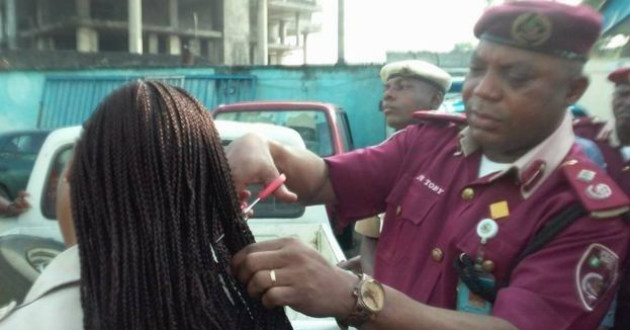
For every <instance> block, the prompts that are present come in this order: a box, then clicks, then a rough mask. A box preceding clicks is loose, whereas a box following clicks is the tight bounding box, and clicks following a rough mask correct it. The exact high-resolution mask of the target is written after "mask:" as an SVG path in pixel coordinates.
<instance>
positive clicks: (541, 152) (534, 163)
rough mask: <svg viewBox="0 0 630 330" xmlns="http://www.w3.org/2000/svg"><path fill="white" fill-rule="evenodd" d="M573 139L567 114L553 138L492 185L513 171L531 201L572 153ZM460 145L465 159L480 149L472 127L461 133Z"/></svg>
mask: <svg viewBox="0 0 630 330" xmlns="http://www.w3.org/2000/svg"><path fill="white" fill-rule="evenodd" d="M574 139H575V136H574V135H573V128H572V125H571V117H570V116H569V115H568V114H567V115H565V117H564V119H563V120H562V123H561V124H560V126H558V128H557V129H556V130H555V131H554V132H553V133H551V135H549V136H548V137H547V138H546V139H545V140H543V141H542V142H541V143H539V144H538V145H537V146H535V147H534V148H532V149H531V150H529V151H528V152H527V153H526V154H524V155H523V156H521V157H520V158H519V159H517V160H516V161H514V162H513V163H512V164H511V165H510V166H509V167H507V168H506V169H504V170H503V171H500V172H498V173H496V174H492V175H491V176H490V177H489V180H488V181H489V182H492V181H494V180H496V179H498V178H500V177H502V176H504V175H506V174H507V173H508V172H511V171H514V172H516V175H517V177H518V179H519V183H520V185H521V195H522V196H523V198H528V197H529V196H530V195H531V194H532V193H533V192H534V191H535V190H536V188H538V187H539V186H540V185H541V184H542V183H543V182H544V181H545V180H546V179H547V178H548V177H549V176H550V175H551V173H552V172H553V171H554V170H555V169H556V168H557V167H558V166H559V165H560V163H561V162H562V160H563V159H564V158H565V157H566V155H567V154H568V153H569V150H571V146H572V145H573V140H574ZM459 145H460V150H461V152H462V153H463V155H464V156H469V155H471V154H472V153H474V152H475V151H477V150H478V149H479V145H478V144H477V142H476V141H474V140H473V138H472V136H471V134H470V128H469V127H466V128H465V129H464V130H462V132H461V133H460V136H459Z"/></svg>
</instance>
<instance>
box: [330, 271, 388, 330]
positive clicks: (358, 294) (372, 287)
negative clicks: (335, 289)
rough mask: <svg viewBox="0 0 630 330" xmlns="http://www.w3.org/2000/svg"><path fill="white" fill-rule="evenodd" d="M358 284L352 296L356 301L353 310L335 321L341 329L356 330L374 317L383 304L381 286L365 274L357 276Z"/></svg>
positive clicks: (383, 294) (383, 292)
mask: <svg viewBox="0 0 630 330" xmlns="http://www.w3.org/2000/svg"><path fill="white" fill-rule="evenodd" d="M357 275H358V277H359V282H358V283H357V285H355V287H354V291H353V292H352V295H353V296H354V297H355V298H356V299H357V301H356V303H355V304H354V309H353V310H352V312H351V313H350V315H348V316H347V317H346V318H344V319H337V324H338V325H339V327H340V328H341V329H344V330H346V329H348V327H349V326H352V327H355V328H358V327H360V326H361V325H362V324H363V323H365V322H366V321H367V320H369V319H370V318H373V317H375V316H376V314H377V313H378V312H380V311H381V310H382V309H383V305H384V304H385V289H384V288H383V285H382V284H381V283H380V282H378V281H377V280H375V279H373V278H372V277H370V276H368V275H365V274H357Z"/></svg>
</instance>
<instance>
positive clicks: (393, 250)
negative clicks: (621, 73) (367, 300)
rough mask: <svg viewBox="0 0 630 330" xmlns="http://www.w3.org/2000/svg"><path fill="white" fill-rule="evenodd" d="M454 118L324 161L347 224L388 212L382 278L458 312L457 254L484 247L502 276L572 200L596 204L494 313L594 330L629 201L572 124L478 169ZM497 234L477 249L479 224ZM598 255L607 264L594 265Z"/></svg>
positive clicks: (520, 273)
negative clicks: (492, 167)
mask: <svg viewBox="0 0 630 330" xmlns="http://www.w3.org/2000/svg"><path fill="white" fill-rule="evenodd" d="M467 132H468V131H467V130H464V131H463V132H461V133H460V129H459V128H458V127H457V125H454V124H446V125H444V124H436V123H421V124H419V125H417V126H411V127H409V128H407V129H406V130H404V131H402V132H400V133H399V134H396V135H395V136H393V137H392V138H391V139H389V140H388V141H387V142H385V143H383V144H381V145H379V146H376V147H371V148H367V149H362V150H357V151H354V152H352V153H348V154H343V155H340V156H336V157H332V158H328V159H327V160H326V161H327V164H328V167H329V171H330V172H329V173H330V179H331V182H332V184H333V189H334V190H335V194H336V197H337V200H338V205H337V207H338V215H339V217H340V220H341V221H345V222H346V223H350V222H351V221H353V220H355V219H360V218H363V217H365V216H368V215H371V214H377V213H380V212H383V211H385V212H386V213H385V220H384V225H383V230H382V233H381V237H380V239H379V243H378V247H377V257H376V265H375V277H376V278H377V279H379V280H380V281H382V282H383V283H385V284H387V285H389V286H392V287H393V288H395V289H398V290H400V291H402V292H404V293H405V294H407V295H409V296H410V297H412V298H413V299H415V300H417V301H419V302H423V303H427V304H429V305H432V306H436V307H443V308H448V309H454V308H455V300H456V285H457V282H458V279H457V276H456V274H455V271H454V269H453V260H454V259H455V258H457V257H458V256H459V255H460V254H461V253H467V254H469V255H471V256H477V255H479V254H481V255H482V256H483V258H484V259H485V260H489V261H491V262H492V264H493V267H492V270H491V272H492V274H493V275H494V276H495V277H496V279H497V281H499V282H501V281H504V280H506V276H507V270H508V268H509V267H510V266H512V265H511V261H513V260H514V259H515V258H516V256H517V255H518V254H519V252H520V251H521V250H522V249H523V247H524V246H525V245H526V244H527V243H528V241H529V240H530V239H531V238H532V237H533V236H534V234H535V233H536V232H537V231H538V230H539V229H540V228H541V226H543V225H544V224H545V223H546V222H547V221H549V220H550V219H551V218H553V217H554V216H555V215H557V214H558V213H559V212H561V211H562V210H564V209H565V208H567V207H568V206H569V205H571V204H574V203H580V204H581V205H583V207H584V208H585V209H586V210H587V211H588V212H589V215H588V216H585V217H583V218H582V219H579V220H578V221H577V222H575V223H574V224H572V225H571V226H570V227H568V228H567V229H565V230H564V231H563V232H562V233H560V234H559V235H558V236H557V237H556V238H555V239H554V240H553V241H552V242H550V243H548V244H547V245H546V246H545V247H544V248H543V249H542V250H540V251H538V252H536V253H535V254H533V255H531V256H529V257H528V258H526V259H524V260H523V261H522V262H521V263H520V264H518V265H517V267H516V268H515V269H514V271H513V272H512V273H511V277H510V284H509V286H508V287H506V288H503V289H501V290H500V291H499V293H498V296H497V299H496V301H495V303H494V307H493V310H492V314H493V315H495V316H497V317H500V318H503V319H505V320H507V321H509V322H511V323H512V324H514V325H515V326H517V327H518V328H519V329H522V330H524V329H593V328H595V327H596V326H597V325H598V324H599V322H600V321H601V318H602V317H603V315H604V313H605V312H606V310H607V308H608V306H609V305H610V301H611V299H612V296H613V295H614V291H615V287H616V285H617V284H618V275H619V274H620V268H621V267H622V265H623V264H624V261H625V259H626V255H627V252H628V251H627V249H628V241H629V236H630V235H629V234H630V233H629V229H628V226H627V225H626V224H625V223H624V222H623V221H622V220H621V219H620V218H619V217H618V215H619V214H620V213H622V212H623V211H624V210H627V209H628V204H629V202H628V198H627V197H626V196H625V195H624V194H623V193H622V192H621V191H620V190H619V188H618V187H616V186H615V184H614V183H613V182H612V180H611V179H610V178H609V177H608V176H607V175H606V174H604V173H603V172H601V171H600V169H599V168H598V167H597V166H596V165H595V164H593V163H592V162H591V161H590V160H588V159H587V158H586V157H585V156H584V155H583V154H582V152H581V151H580V149H579V148H578V147H576V146H574V145H573V134H572V131H571V122H570V120H569V119H568V118H567V119H566V120H565V121H564V123H563V124H562V125H561V126H560V127H559V128H558V129H557V130H556V132H554V133H553V134H552V135H551V136H550V137H549V138H547V140H545V141H544V142H543V143H541V145H539V146H537V147H535V148H534V149H532V150H531V151H530V152H528V153H527V154H526V155H524V156H523V157H522V158H520V159H519V160H517V161H516V162H515V163H514V164H512V167H511V168H510V169H508V170H505V171H502V172H496V173H491V174H489V175H486V176H483V177H481V178H479V177H478V173H479V166H480V159H481V151H480V150H479V148H478V147H477V146H476V145H475V144H474V141H472V140H471V139H470V136H469V135H468V134H467ZM484 218H493V219H494V220H495V221H496V222H497V223H498V225H499V232H498V235H497V236H496V237H495V238H493V239H491V240H489V241H488V242H487V244H485V245H483V246H482V245H481V243H480V238H479V237H478V236H477V234H476V226H477V224H478V222H479V221H480V220H482V219H484ZM593 257H595V258H596V259H598V260H603V262H601V263H598V264H597V267H595V268H592V269H591V268H589V261H590V260H591V259H592V258H593Z"/></svg>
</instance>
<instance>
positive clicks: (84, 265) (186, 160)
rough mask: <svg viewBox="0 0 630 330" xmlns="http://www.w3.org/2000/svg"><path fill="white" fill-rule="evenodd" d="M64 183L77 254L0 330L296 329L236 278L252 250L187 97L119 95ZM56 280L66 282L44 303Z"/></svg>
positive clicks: (206, 119) (212, 145)
mask: <svg viewBox="0 0 630 330" xmlns="http://www.w3.org/2000/svg"><path fill="white" fill-rule="evenodd" d="M63 178H64V179H63V180H61V181H62V182H61V184H60V188H59V196H58V197H59V198H58V203H57V205H58V215H59V221H60V226H61V229H62V233H63V236H64V240H65V241H66V243H67V244H68V245H73V244H74V242H76V243H78V244H77V245H75V246H72V247H70V248H69V249H68V250H66V251H65V252H64V253H62V254H60V255H59V256H58V257H57V258H56V259H55V260H54V261H53V262H52V263H51V264H50V265H49V267H48V268H47V269H46V271H45V272H44V273H43V274H42V275H41V276H40V278H38V280H37V282H36V283H35V284H34V285H33V288H32V289H31V292H29V294H28V295H27V297H26V299H25V302H24V303H25V304H29V305H27V306H23V307H19V308H18V309H17V310H15V311H14V312H13V313H12V314H11V315H9V317H6V318H5V319H4V320H0V329H10V328H12V329H15V328H16V326H17V327H20V328H28V329H53V328H54V329H290V328H291V326H290V324H289V322H288V320H287V318H286V316H285V314H284V312H283V311H282V309H274V310H269V309H265V308H264V307H263V306H262V305H261V304H260V302H258V301H256V300H254V299H252V298H250V297H249V296H248V295H247V290H246V288H245V287H244V286H243V285H242V284H240V283H239V282H238V281H236V280H235V279H234V277H233V276H232V275H231V274H230V273H229V271H228V269H229V263H230V259H231V257H232V255H233V254H235V253H236V252H237V251H239V250H240V249H241V248H243V247H245V246H246V245H248V244H250V243H252V242H253V241H254V239H253V236H252V234H251V232H250V231H249V229H248V227H247V226H246V224H245V222H244V221H243V219H242V214H241V211H240V207H239V203H238V199H237V196H236V193H235V190H234V187H233V184H232V181H231V179H230V178H231V176H230V169H229V167H228V165H227V161H226V159H225V155H224V153H223V149H222V146H221V141H220V139H219V136H218V134H217V131H216V129H215V127H214V124H213V122H212V119H211V116H210V114H209V112H208V111H206V109H205V108H204V107H203V106H202V105H201V104H200V103H199V102H198V101H196V100H195V99H194V98H193V97H191V96H190V95H189V94H187V93H186V92H184V91H183V90H181V89H178V88H175V87H171V86H168V85H166V84H163V83H160V82H151V81H148V82H135V83H132V84H129V85H127V86H125V87H122V88H120V89H118V90H117V91H115V92H113V93H112V94H110V96H108V97H107V98H106V99H105V100H104V101H103V102H102V103H101V105H100V106H99V107H98V108H97V110H96V112H95V113H94V114H93V115H92V117H91V118H90V119H89V120H88V121H87V123H86V124H85V127H84V131H83V133H82V136H81V138H80V140H79V141H78V142H77V144H76V146H75V151H74V158H73V159H72V160H71V162H70V164H69V166H68V168H67V169H66V171H65V172H64V174H63ZM68 186H69V187H68ZM68 197H69V198H68ZM70 209H71V215H70V212H69V210H70ZM73 219H74V221H73ZM221 235H225V236H224V238H223V239H219V237H221ZM49 273H50V274H52V275H59V274H62V276H65V280H63V281H61V283H57V284H58V285H56V286H55V288H56V289H54V290H48V292H47V293H44V294H41V295H39V294H40V293H38V292H35V293H34V292H33V291H38V287H39V288H41V287H42V284H41V283H40V282H43V283H44V284H43V285H46V283H47V281H48V282H50V281H49V278H50V277H51V276H47V275H49ZM63 274H65V275H63ZM40 291H42V290H40ZM38 295H39V296H38ZM34 296H37V297H36V298H35V299H34V298H33V297H34ZM78 301H80V305H79V304H78ZM73 306H77V307H78V308H74V307H73Z"/></svg>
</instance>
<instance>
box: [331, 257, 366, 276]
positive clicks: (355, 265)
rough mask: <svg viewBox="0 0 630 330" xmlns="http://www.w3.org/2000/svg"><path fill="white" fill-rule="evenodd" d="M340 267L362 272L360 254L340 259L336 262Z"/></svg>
mask: <svg viewBox="0 0 630 330" xmlns="http://www.w3.org/2000/svg"><path fill="white" fill-rule="evenodd" d="M337 266H338V267H340V268H341V269H345V270H349V271H351V272H354V273H357V274H361V273H363V268H362V267H361V256H360V255H359V256H355V257H353V258H350V259H348V260H344V261H341V262H340V263H338V264H337Z"/></svg>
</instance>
